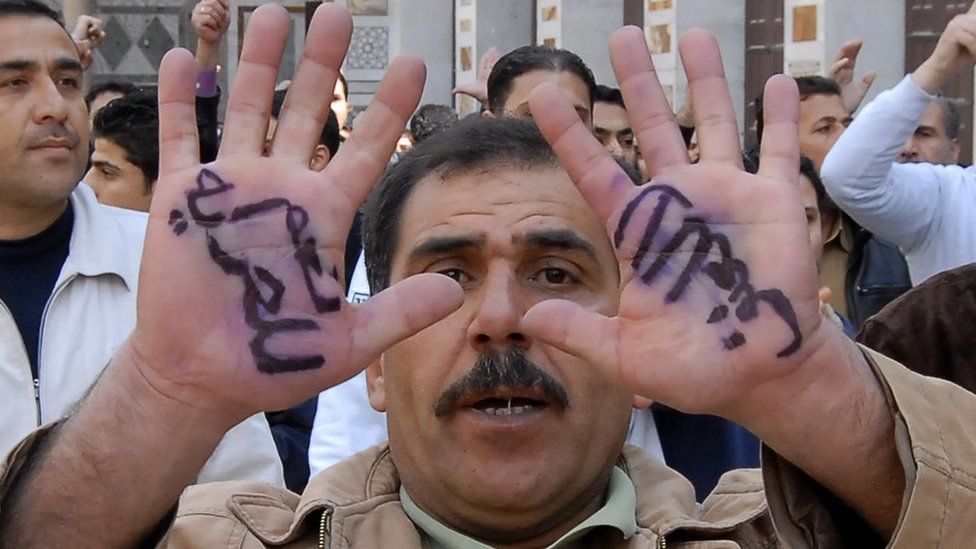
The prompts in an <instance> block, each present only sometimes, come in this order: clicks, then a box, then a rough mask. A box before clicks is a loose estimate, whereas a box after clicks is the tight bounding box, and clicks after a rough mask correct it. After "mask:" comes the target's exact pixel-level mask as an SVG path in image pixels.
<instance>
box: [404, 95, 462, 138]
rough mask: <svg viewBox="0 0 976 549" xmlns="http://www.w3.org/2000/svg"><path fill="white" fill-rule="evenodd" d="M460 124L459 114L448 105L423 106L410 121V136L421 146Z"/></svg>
mask: <svg viewBox="0 0 976 549" xmlns="http://www.w3.org/2000/svg"><path fill="white" fill-rule="evenodd" d="M457 123H458V114H457V113H456V112H454V109H452V108H451V107H448V106H447V105H434V104H427V105H423V106H421V107H420V108H419V109H417V112H416V113H414V115H413V117H412V118H411V119H410V134H411V135H413V142H414V144H415V145H419V144H420V143H422V142H423V141H425V140H426V139H427V138H428V137H430V136H432V135H434V134H435V133H439V132H442V131H444V130H446V129H448V128H450V127H451V126H453V125H455V124H457Z"/></svg>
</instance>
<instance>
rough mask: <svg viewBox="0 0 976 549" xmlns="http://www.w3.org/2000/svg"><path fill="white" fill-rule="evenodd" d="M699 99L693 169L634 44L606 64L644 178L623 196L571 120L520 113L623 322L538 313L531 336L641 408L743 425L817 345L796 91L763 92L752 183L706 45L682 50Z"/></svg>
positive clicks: (565, 311) (548, 96)
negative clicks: (655, 403)
mask: <svg viewBox="0 0 976 549" xmlns="http://www.w3.org/2000/svg"><path fill="white" fill-rule="evenodd" d="M680 51H681V57H682V60H683V62H684V65H685V70H686V73H687V74H688V78H689V86H690V90H691V94H692V96H693V98H694V104H695V112H694V118H695V123H696V126H697V131H698V136H699V144H700V147H701V161H700V163H698V164H696V165H690V164H689V162H688V156H687V153H686V151H685V147H684V143H683V141H682V139H681V135H680V133H679V130H678V128H677V126H676V124H675V117H674V115H673V114H672V112H671V110H670V107H669V105H668V102H667V100H666V98H665V95H664V93H663V92H662V90H661V87H660V85H659V83H658V81H657V77H656V75H655V72H654V67H653V65H652V63H651V61H650V55H649V54H648V51H647V46H646V44H645V42H644V38H643V34H642V33H641V32H640V30H639V29H636V28H633V27H629V28H624V29H621V30H619V31H617V32H616V33H615V34H614V35H613V37H612V38H611V41H610V52H611V58H612V60H613V65H614V69H615V71H616V74H617V79H618V81H619V82H620V87H621V91H622V92H623V95H624V101H625V103H626V104H627V107H628V113H629V116H630V120H631V124H632V125H633V127H634V129H635V132H636V134H637V137H638V140H639V142H640V147H641V150H642V151H643V152H644V157H645V159H646V160H647V166H648V170H649V172H650V174H651V176H652V179H651V181H650V182H648V183H647V184H645V185H642V186H640V187H635V186H633V185H632V184H631V183H630V180H629V179H628V178H627V176H626V175H625V174H624V173H623V172H622V171H621V170H620V169H619V168H618V166H617V164H616V163H615V162H614V161H613V159H611V158H610V157H609V156H608V155H607V154H606V153H605V152H604V150H603V149H602V147H600V144H599V143H598V142H597V141H596V140H595V139H594V138H593V137H592V136H591V135H590V132H589V131H588V130H587V129H586V128H585V126H583V124H582V123H581V122H580V120H579V117H577V116H576V115H575V113H574V111H573V109H572V108H570V107H569V106H568V105H567V104H566V103H565V101H563V100H561V98H560V96H559V93H558V92H557V91H556V90H555V89H553V88H552V87H548V86H546V87H543V86H540V87H539V88H537V89H536V90H535V92H534V93H533V96H532V98H531V102H530V106H531V108H532V113H533V116H534V118H535V120H536V121H537V122H538V124H539V126H540V128H541V129H542V132H543V134H544V135H545V136H546V138H547V139H548V140H549V142H550V143H551V144H552V145H553V147H554V149H555V150H556V153H557V154H558V155H559V157H560V159H561V160H562V162H563V164H564V165H565V167H566V169H567V170H568V171H569V174H570V176H571V177H572V178H573V180H574V181H575V182H576V184H577V185H578V187H579V188H580V190H581V191H582V193H583V195H584V196H585V197H586V199H587V201H588V202H589V203H590V205H591V206H592V207H593V209H594V210H595V211H596V213H597V214H598V215H599V216H601V217H602V218H603V219H604V220H605V222H606V224H607V231H608V235H609V237H610V239H611V241H612V243H613V244H614V246H615V248H616V250H617V257H618V259H619V266H620V272H621V300H620V308H619V314H618V316H616V317H614V318H607V317H604V316H601V315H599V314H596V313H593V312H590V311H586V310H584V309H582V308H580V307H578V306H576V305H573V304H571V303H568V302H560V301H550V302H544V303H540V304H539V305H537V306H536V307H534V308H533V309H532V310H530V311H529V312H528V314H527V315H526V318H525V328H526V330H527V331H528V332H529V333H531V334H532V335H534V336H535V337H537V338H539V339H540V340H543V341H545V342H547V343H549V344H552V345H555V346H557V347H559V348H561V349H563V350H565V351H567V352H570V353H573V354H575V355H577V356H582V357H584V358H587V359H588V360H589V361H590V362H592V363H593V364H595V365H596V366H598V367H601V368H605V369H606V370H607V371H609V372H610V373H611V374H612V375H614V376H616V377H617V378H618V379H620V380H621V381H622V382H623V383H626V384H628V385H629V386H631V387H633V388H634V392H636V393H637V394H639V395H642V396H645V397H648V398H651V399H654V400H659V401H662V402H664V403H665V404H668V405H671V406H674V407H676V408H679V409H682V410H685V411H688V412H704V413H713V414H719V415H724V416H726V417H736V416H741V415H742V414H743V413H745V412H744V409H745V408H746V407H748V405H749V403H750V402H752V401H753V400H754V399H756V398H757V397H758V396H759V394H760V392H761V391H762V390H765V388H766V387H769V386H771V385H772V384H771V383H770V382H773V381H775V380H777V379H779V378H783V377H785V376H790V375H792V374H793V373H794V372H795V371H796V370H797V369H798V368H799V367H800V366H801V365H802V364H803V363H804V361H805V360H806V358H808V357H809V356H810V355H811V354H812V353H815V352H817V349H818V348H819V347H820V346H821V345H822V344H823V339H824V331H825V330H828V329H830V330H832V329H833V328H827V327H825V323H822V322H821V316H820V313H819V300H818V296H817V284H816V269H815V266H814V258H813V255H812V251H811V249H810V246H809V243H808V238H807V236H806V232H805V231H806V229H805V218H804V214H803V208H802V206H801V203H800V198H799V194H798V186H797V180H798V173H799V150H798V143H797V141H798V137H797V118H798V108H799V107H798V97H797V90H796V85H795V84H794V83H793V81H792V79H790V78H789V77H786V76H777V77H774V78H773V79H771V80H770V82H769V83H768V84H767V86H766V92H765V98H766V100H765V102H766V109H765V116H766V138H764V139H763V144H762V151H761V163H760V171H759V173H758V174H757V175H750V174H748V173H746V172H744V171H743V170H742V160H741V153H740V146H739V138H738V126H737V124H736V121H735V115H734V110H733V107H732V101H731V97H730V95H729V88H728V84H727V83H726V81H725V77H724V73H723V69H722V60H721V57H720V54H719V50H718V45H717V43H716V42H715V39H714V37H713V36H712V35H710V34H709V33H707V32H705V31H700V30H696V31H691V32H689V33H687V34H686V35H685V36H684V37H683V38H682V40H681V42H680Z"/></svg>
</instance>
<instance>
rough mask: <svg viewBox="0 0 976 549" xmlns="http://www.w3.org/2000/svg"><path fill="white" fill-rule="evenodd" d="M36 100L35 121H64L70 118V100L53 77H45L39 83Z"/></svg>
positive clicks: (39, 122) (41, 122)
mask: <svg viewBox="0 0 976 549" xmlns="http://www.w3.org/2000/svg"><path fill="white" fill-rule="evenodd" d="M37 86H38V87H37V89H36V91H35V100H34V122H35V123H37V124H43V123H45V122H58V123H61V122H64V121H65V120H67V119H68V101H67V99H66V98H65V97H64V94H63V93H61V90H59V89H58V85H57V83H56V82H54V81H53V80H51V79H43V80H41V82H39V83H38V84H37Z"/></svg>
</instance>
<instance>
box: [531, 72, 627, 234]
mask: <svg viewBox="0 0 976 549" xmlns="http://www.w3.org/2000/svg"><path fill="white" fill-rule="evenodd" d="M529 109H530V110H531V112H532V118H534V119H535V122H536V124H538V125H539V130H541V131H542V135H543V136H545V138H546V141H548V142H549V145H551V146H552V149H553V150H554V151H555V152H556V156H558V157H559V160H560V161H561V162H562V164H563V166H564V167H565V168H566V171H567V172H568V173H569V176H570V177H571V178H572V179H573V181H574V182H575V183H576V186H577V187H578V188H579V190H580V192H581V193H583V197H584V198H586V201H587V202H589V204H590V207H591V208H593V211H594V212H596V214H597V215H598V216H600V218H601V219H603V220H604V221H607V220H609V219H610V217H611V216H612V215H613V212H614V210H616V208H617V205H618V204H620V203H621V202H623V201H624V200H625V199H626V197H627V196H628V195H629V194H630V193H631V192H633V190H634V183H633V182H632V181H631V180H630V178H629V177H627V175H626V174H625V173H624V172H623V171H622V170H621V169H620V166H618V165H617V162H616V161H615V160H614V159H613V158H611V157H610V155H609V154H607V151H606V149H604V148H603V145H601V144H600V142H599V141H597V140H596V138H595V137H593V133H592V132H591V131H590V129H589V128H587V127H586V125H584V124H583V121H582V120H580V117H579V115H578V114H577V113H576V110H575V109H574V108H573V107H572V106H570V104H569V102H568V101H567V100H566V96H565V95H563V92H562V91H560V90H559V88H558V87H556V85H555V84H551V83H546V84H541V85H539V86H537V87H536V88H535V89H534V90H533V91H532V95H531V96H530V97H529Z"/></svg>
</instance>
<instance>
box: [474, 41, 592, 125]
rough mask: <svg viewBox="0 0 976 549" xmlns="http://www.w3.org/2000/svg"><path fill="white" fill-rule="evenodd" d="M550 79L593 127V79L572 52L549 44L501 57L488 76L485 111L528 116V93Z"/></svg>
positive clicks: (516, 51) (519, 50) (523, 49)
mask: <svg viewBox="0 0 976 549" xmlns="http://www.w3.org/2000/svg"><path fill="white" fill-rule="evenodd" d="M543 82H552V83H554V84H556V85H558V86H559V87H560V89H562V90H563V92H564V93H565V94H566V97H567V98H569V101H570V102H571V103H572V104H573V108H575V109H576V113H577V114H579V117H580V120H583V121H584V123H586V125H587V127H590V128H592V126H593V99H594V98H595V97H596V80H594V79H593V72H592V71H590V68H589V67H587V66H586V63H584V62H583V60H582V59H580V58H579V56H578V55H576V54H575V53H573V52H571V51H569V50H564V49H558V48H550V47H548V46H522V47H521V48H516V49H514V50H512V51H510V52H508V53H506V54H505V55H503V56H501V57H500V58H499V59H498V61H497V62H496V63H495V64H494V67H493V68H492V69H491V74H490V75H489V76H488V88H487V92H488V105H487V106H488V111H486V113H487V114H490V115H493V116H514V117H517V118H522V117H526V116H528V115H529V94H531V93H532V90H534V89H535V88H536V86H538V85H539V84H541V83H543Z"/></svg>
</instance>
